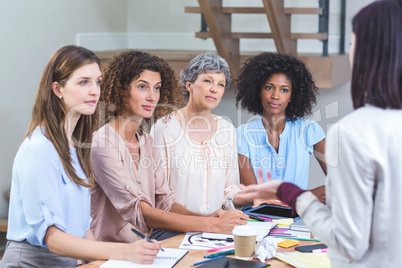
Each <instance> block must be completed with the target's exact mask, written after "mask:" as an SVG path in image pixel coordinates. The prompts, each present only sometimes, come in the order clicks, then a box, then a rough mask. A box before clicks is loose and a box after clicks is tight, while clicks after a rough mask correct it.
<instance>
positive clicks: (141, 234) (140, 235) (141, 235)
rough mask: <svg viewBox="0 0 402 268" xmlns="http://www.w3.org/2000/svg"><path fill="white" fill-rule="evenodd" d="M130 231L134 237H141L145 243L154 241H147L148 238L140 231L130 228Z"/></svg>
mask: <svg viewBox="0 0 402 268" xmlns="http://www.w3.org/2000/svg"><path fill="white" fill-rule="evenodd" d="M131 231H133V232H134V233H135V234H136V235H138V236H139V237H141V238H142V239H145V240H146V241H148V242H150V243H155V242H154V241H152V240H151V239H149V237H147V236H145V235H144V234H143V233H141V232H140V231H138V230H136V229H134V228H131ZM161 250H162V251H165V250H164V249H163V248H161Z"/></svg>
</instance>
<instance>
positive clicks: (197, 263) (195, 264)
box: [193, 255, 225, 266]
mask: <svg viewBox="0 0 402 268" xmlns="http://www.w3.org/2000/svg"><path fill="white" fill-rule="evenodd" d="M223 257H225V255H222V256H219V257H216V258H212V259H209V260H206V261H200V262H196V263H194V264H193V266H197V265H200V264H203V263H206V262H210V261H213V260H216V259H219V258H223Z"/></svg>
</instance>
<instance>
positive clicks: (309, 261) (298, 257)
mask: <svg viewBox="0 0 402 268" xmlns="http://www.w3.org/2000/svg"><path fill="white" fill-rule="evenodd" d="M275 258H277V259H280V260H281V261H284V262H286V263H289V264H290V265H292V266H294V267H297V268H325V267H331V263H330V260H329V258H328V257H327V253H299V252H282V253H278V254H276V255H275Z"/></svg>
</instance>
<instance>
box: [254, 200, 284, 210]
mask: <svg viewBox="0 0 402 268" xmlns="http://www.w3.org/2000/svg"><path fill="white" fill-rule="evenodd" d="M253 202H254V205H253V208H255V207H258V206H260V205H261V204H269V205H275V206H281V207H289V206H288V205H286V204H285V203H283V202H282V201H281V200H278V199H254V200H253Z"/></svg>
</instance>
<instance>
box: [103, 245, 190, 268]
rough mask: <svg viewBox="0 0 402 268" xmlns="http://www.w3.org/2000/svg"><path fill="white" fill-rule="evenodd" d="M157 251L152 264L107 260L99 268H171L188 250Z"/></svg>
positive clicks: (169, 249)
mask: <svg viewBox="0 0 402 268" xmlns="http://www.w3.org/2000/svg"><path fill="white" fill-rule="evenodd" d="M163 249H164V250H165V251H164V252H163V251H161V250H160V251H159V253H158V255H157V256H156V259H155V261H154V263H153V264H138V263H134V262H131V261H121V260H108V261H107V262H105V263H104V264H102V265H101V266H100V267H101V268H137V267H158V268H171V267H173V266H175V264H176V263H177V262H178V261H180V260H181V258H183V257H184V255H186V254H187V252H188V250H186V249H178V248H163Z"/></svg>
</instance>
